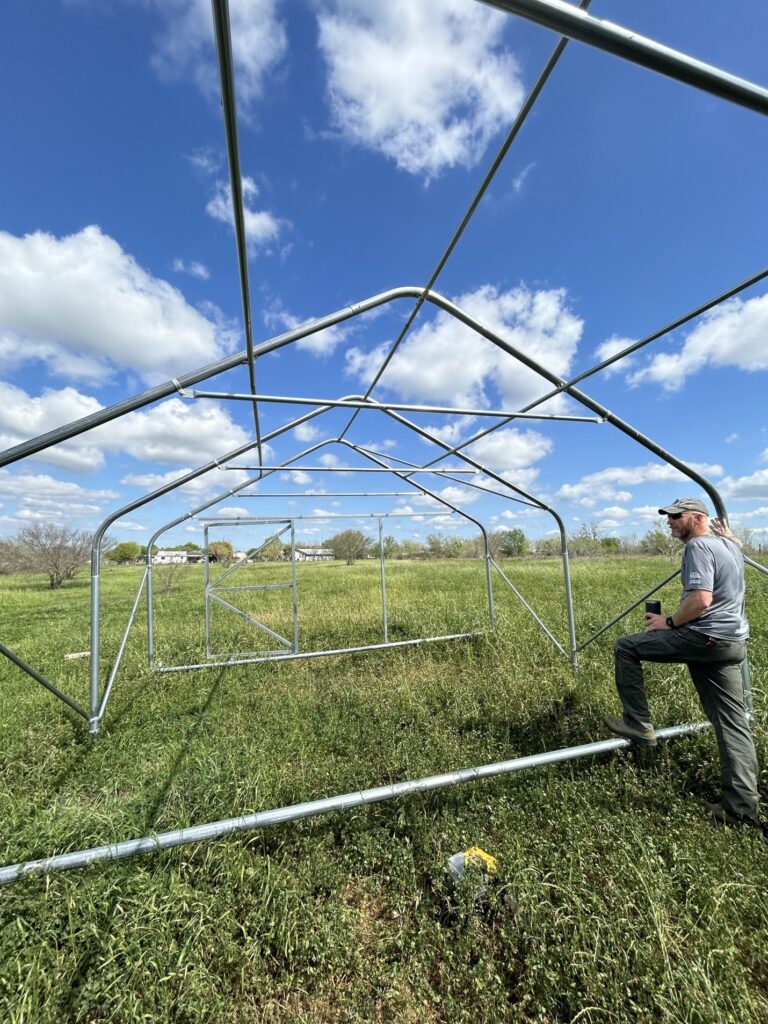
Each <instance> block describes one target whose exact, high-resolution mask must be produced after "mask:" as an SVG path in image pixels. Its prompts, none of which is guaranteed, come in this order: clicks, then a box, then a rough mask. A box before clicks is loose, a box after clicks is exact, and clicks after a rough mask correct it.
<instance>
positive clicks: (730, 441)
mask: <svg viewBox="0 0 768 1024" xmlns="http://www.w3.org/2000/svg"><path fill="white" fill-rule="evenodd" d="M738 440H739V435H738V434H735V433H734V434H729V435H728V437H726V439H725V443H726V444H733V443H734V441H738ZM766 455H768V448H767V449H766V450H765V451H764V452H763V454H762V456H761V458H765V457H766Z"/></svg>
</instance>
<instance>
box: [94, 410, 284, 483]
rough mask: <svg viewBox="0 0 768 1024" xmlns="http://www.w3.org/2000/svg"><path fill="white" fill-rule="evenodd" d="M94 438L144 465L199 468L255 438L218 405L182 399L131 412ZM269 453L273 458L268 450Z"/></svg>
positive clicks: (97, 431) (106, 448) (266, 454)
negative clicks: (155, 464) (143, 410)
mask: <svg viewBox="0 0 768 1024" xmlns="http://www.w3.org/2000/svg"><path fill="white" fill-rule="evenodd" d="M93 436H94V438H95V439H96V440H97V442H98V443H99V445H100V446H101V447H103V448H104V449H105V450H109V451H123V452H126V453H127V454H128V455H132V456H133V457H134V458H136V459H141V460H143V461H150V462H160V463H165V464H175V465H178V464H179V463H182V464H185V463H190V464H191V465H193V466H200V465H203V464H204V463H206V462H209V461H210V460H212V459H214V458H219V457H221V456H222V455H224V454H225V453H226V452H228V451H231V450H232V449H234V448H239V447H240V446H241V445H243V444H246V443H247V442H248V440H249V439H250V437H251V435H250V434H249V433H247V432H246V431H245V430H244V429H243V428H242V427H241V426H239V425H238V424H237V423H235V422H234V420H232V419H231V417H230V415H229V413H228V412H227V411H226V410H225V409H224V408H223V407H222V406H220V405H219V404H218V403H217V402H195V403H187V402H183V401H182V400H181V399H179V398H171V399H169V400H168V401H165V402H162V403H161V404H160V405H157V406H155V407H154V408H152V409H149V410H148V411H146V412H132V413H129V414H128V415H127V416H124V417H123V418H122V419H119V420H116V421H114V422H113V423H111V424H108V425H106V426H105V427H98V428H97V429H96V430H94V431H93ZM265 447H266V448H267V449H268V446H265ZM264 455H265V458H268V457H269V456H268V453H267V451H266V450H265V451H264ZM230 486H231V485H230Z"/></svg>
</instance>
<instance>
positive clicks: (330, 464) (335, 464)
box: [317, 452, 352, 476]
mask: <svg viewBox="0 0 768 1024" xmlns="http://www.w3.org/2000/svg"><path fill="white" fill-rule="evenodd" d="M317 461H318V462H319V463H320V465H321V466H326V467H327V468H328V469H339V472H338V473H335V474H334V476H350V474H351V473H352V470H351V469H350V470H349V472H346V473H345V472H343V471H342V470H341V469H340V468H339V467H341V465H342V463H341V462H339V459H338V457H337V456H336V455H334V454H333V452H323V454H322V455H321V456H320V458H319V459H318V460H317Z"/></svg>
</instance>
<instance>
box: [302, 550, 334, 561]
mask: <svg viewBox="0 0 768 1024" xmlns="http://www.w3.org/2000/svg"><path fill="white" fill-rule="evenodd" d="M335 557H336V556H335V555H334V553H333V551H331V549H330V548H296V561H297V562H332V561H333V559H334V558H335Z"/></svg>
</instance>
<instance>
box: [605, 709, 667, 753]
mask: <svg viewBox="0 0 768 1024" xmlns="http://www.w3.org/2000/svg"><path fill="white" fill-rule="evenodd" d="M603 721H604V722H605V724H606V725H607V726H608V728H609V729H610V730H611V732H615V733H616V735H617V736H623V737H624V738H625V739H628V740H632V742H633V743H640V744H641V745H642V746H644V747H655V746H656V733H655V732H654V731H653V729H641V728H640V726H639V725H629V724H628V723H627V722H625V721H624V719H623V718H619V717H618V716H617V715H606V716H605V718H604V719H603Z"/></svg>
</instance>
